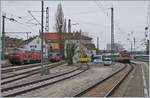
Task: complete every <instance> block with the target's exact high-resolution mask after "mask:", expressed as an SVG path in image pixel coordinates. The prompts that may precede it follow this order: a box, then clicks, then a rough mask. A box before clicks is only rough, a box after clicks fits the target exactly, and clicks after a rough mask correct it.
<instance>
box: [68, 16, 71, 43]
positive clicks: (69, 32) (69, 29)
mask: <svg viewBox="0 0 150 98" xmlns="http://www.w3.org/2000/svg"><path fill="white" fill-rule="evenodd" d="M70 35H71V19H69V20H68V41H70Z"/></svg>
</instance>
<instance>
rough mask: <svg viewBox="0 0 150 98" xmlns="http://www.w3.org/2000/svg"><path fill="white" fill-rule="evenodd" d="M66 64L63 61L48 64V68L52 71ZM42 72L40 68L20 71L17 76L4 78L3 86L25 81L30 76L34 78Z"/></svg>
mask: <svg viewBox="0 0 150 98" xmlns="http://www.w3.org/2000/svg"><path fill="white" fill-rule="evenodd" d="M64 63H65V62H64V61H62V62H57V63H52V64H48V65H46V66H47V67H48V68H49V69H52V68H55V67H57V66H59V65H61V64H64ZM40 71H41V67H40V66H38V67H35V68H31V69H25V70H21V71H18V73H16V74H10V75H9V76H6V77H2V80H1V85H3V84H6V83H10V82H12V81H16V80H19V79H23V78H26V77H29V76H32V75H35V74H37V73H39V72H40Z"/></svg>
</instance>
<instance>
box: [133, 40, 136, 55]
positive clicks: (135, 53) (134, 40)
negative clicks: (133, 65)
mask: <svg viewBox="0 0 150 98" xmlns="http://www.w3.org/2000/svg"><path fill="white" fill-rule="evenodd" d="M133 40H134V57H135V54H136V52H135V42H136V41H135V37H134V38H133Z"/></svg>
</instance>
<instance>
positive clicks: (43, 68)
mask: <svg viewBox="0 0 150 98" xmlns="http://www.w3.org/2000/svg"><path fill="white" fill-rule="evenodd" d="M41 3H42V10H41V54H42V56H41V75H47V74H49V69H48V68H47V67H46V66H44V64H43V29H44V26H43V24H44V22H43V20H44V17H43V16H44V1H43V0H42V1H41Z"/></svg>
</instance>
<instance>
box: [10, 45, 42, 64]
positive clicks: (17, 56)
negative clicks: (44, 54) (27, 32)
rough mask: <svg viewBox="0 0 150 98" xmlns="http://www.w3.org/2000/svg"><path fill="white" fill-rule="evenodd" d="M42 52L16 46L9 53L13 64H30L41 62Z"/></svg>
mask: <svg viewBox="0 0 150 98" xmlns="http://www.w3.org/2000/svg"><path fill="white" fill-rule="evenodd" d="M40 59H41V54H40V53H38V52H34V51H26V50H23V49H20V48H15V49H13V50H12V51H11V52H10V53H9V61H10V62H11V63H12V64H29V63H36V62H40Z"/></svg>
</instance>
